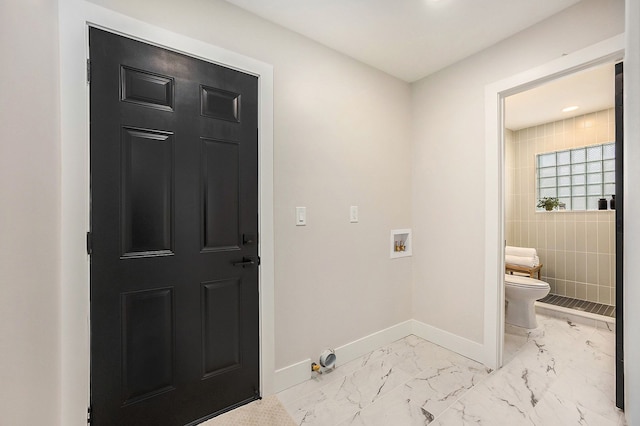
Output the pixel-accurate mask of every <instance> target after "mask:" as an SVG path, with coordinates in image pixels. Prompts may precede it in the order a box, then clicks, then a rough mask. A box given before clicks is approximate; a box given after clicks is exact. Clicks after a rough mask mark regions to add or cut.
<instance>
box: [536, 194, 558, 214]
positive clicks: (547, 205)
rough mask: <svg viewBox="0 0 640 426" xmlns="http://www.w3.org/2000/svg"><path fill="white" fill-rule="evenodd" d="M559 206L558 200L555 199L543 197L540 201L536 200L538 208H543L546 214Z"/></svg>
mask: <svg viewBox="0 0 640 426" xmlns="http://www.w3.org/2000/svg"><path fill="white" fill-rule="evenodd" d="M559 205H560V200H558V199H557V198H556V197H544V198H542V199H541V200H538V207H544V209H545V210H546V211H548V212H550V211H551V210H553V209H555V208H556V207H558V206H559Z"/></svg>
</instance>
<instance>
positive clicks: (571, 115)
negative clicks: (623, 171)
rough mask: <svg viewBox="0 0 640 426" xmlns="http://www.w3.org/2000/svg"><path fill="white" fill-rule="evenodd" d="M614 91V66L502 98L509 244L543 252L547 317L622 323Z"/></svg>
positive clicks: (539, 259) (540, 263) (539, 263)
mask: <svg viewBox="0 0 640 426" xmlns="http://www.w3.org/2000/svg"><path fill="white" fill-rule="evenodd" d="M614 86H615V69H614V64H613V63H608V64H603V65H599V66H596V67H593V68H590V69H587V70H584V71H581V72H578V73H574V74H571V75H569V76H566V77H563V78H560V79H557V80H554V81H552V82H549V83H546V84H544V85H542V86H538V87H536V88H533V89H530V90H527V91H523V92H520V93H517V94H515V95H512V96H509V97H508V98H506V99H505V130H504V136H505V138H504V140H505V147H504V148H505V149H504V152H505V160H504V161H505V230H504V231H505V240H506V245H507V246H516V247H529V248H533V249H535V250H536V253H537V256H538V257H537V258H536V260H535V261H534V262H535V263H536V265H535V266H536V267H539V268H540V269H538V275H539V276H540V278H541V280H542V281H544V282H547V283H548V284H549V287H550V291H549V294H548V295H547V296H546V297H544V298H543V299H540V300H539V302H537V303H536V305H537V307H538V309H539V310H543V311H544V312H547V313H550V314H554V313H558V312H561V313H563V314H565V315H567V314H568V315H574V316H581V317H586V318H591V319H596V318H599V317H605V318H600V319H601V320H605V321H606V319H607V318H615V283H616V275H615V270H616V267H615V265H616V245H615V233H616V231H615V196H616V188H615V182H616V173H615V169H616V167H615V165H616V160H615V154H616V150H615V139H616V132H615V130H616V116H615V108H614V107H615V105H614V100H615V87H614ZM544 200H548V201H549V202H550V203H551V205H550V206H549V207H550V210H549V211H548V212H547V211H546V210H545V208H544V207H543V206H542V205H541V203H543V202H544ZM548 204H549V203H548ZM556 204H557V205H556ZM510 261H511V262H522V263H526V262H527V261H528V260H527V259H526V258H520V257H517V256H516V257H510ZM511 262H507V263H511ZM520 266H526V265H520ZM515 273H516V274H517V273H518V272H515ZM587 314H593V315H587Z"/></svg>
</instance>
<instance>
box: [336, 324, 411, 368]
mask: <svg viewBox="0 0 640 426" xmlns="http://www.w3.org/2000/svg"><path fill="white" fill-rule="evenodd" d="M412 321H413V320H407V321H405V322H401V323H399V324H396V325H393V326H391V327H389V328H385V329H384V330H380V331H377V332H375V333H372V334H370V335H368V336H365V337H363V338H361V339H358V340H354V341H353V342H351V343H347V344H346V345H342V346H339V347H337V348H335V351H336V365H337V366H340V365H342V364H346V363H347V362H349V361H353V360H354V359H356V358H359V357H361V356H362V355H366V354H368V353H369V352H371V351H374V350H376V349H378V348H381V347H382V346H385V345H388V344H390V343H392V342H395V341H396V340H399V339H402V338H404V337H407V336H408V335H410V334H411V322H412Z"/></svg>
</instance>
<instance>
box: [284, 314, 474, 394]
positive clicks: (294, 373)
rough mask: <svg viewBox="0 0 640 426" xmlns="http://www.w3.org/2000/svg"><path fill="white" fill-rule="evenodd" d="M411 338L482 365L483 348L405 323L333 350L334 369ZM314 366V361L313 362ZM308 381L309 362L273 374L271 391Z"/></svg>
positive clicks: (423, 324)
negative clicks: (334, 355)
mask: <svg viewBox="0 0 640 426" xmlns="http://www.w3.org/2000/svg"><path fill="white" fill-rule="evenodd" d="M411 334H414V335H416V336H418V337H421V338H423V339H425V340H428V341H430V342H432V343H435V344H436V345H439V346H442V347H443V348H446V349H449V350H452V351H454V352H457V353H459V354H460V355H463V356H466V357H467V358H471V359H473V360H474V361H478V362H482V360H483V350H484V348H483V345H481V344H480V343H477V342H473V341H471V340H468V339H465V338H463V337H460V336H456V335H455V334H452V333H449V332H447V331H444V330H440V329H439V328H436V327H433V326H430V325H427V324H425V323H422V322H420V321H416V320H407V321H404V322H401V323H399V324H396V325H394V326H391V327H389V328H385V329H384V330H380V331H377V332H375V333H372V334H370V335H368V336H365V337H362V338H360V339H358V340H354V341H353V342H350V343H347V344H346V345H342V346H339V347H337V348H335V351H336V366H338V367H339V366H340V365H343V364H346V363H347V362H349V361H353V360H354V359H356V358H358V357H361V356H363V355H366V354H368V353H369V352H371V351H374V350H376V349H379V348H381V347H383V346H386V345H389V344H390V343H393V342H395V341H396V340H399V339H402V338H404V337H407V336H409V335H411ZM316 362H317V361H316ZM310 378H311V359H306V360H304V361H300V362H298V363H295V364H292V365H289V366H287V367H284V368H281V369H279V370H276V372H275V375H274V391H275V392H280V391H283V390H285V389H288V388H290V387H292V386H295V385H297V384H299V383H302V382H304V381H305V380H308V379H310Z"/></svg>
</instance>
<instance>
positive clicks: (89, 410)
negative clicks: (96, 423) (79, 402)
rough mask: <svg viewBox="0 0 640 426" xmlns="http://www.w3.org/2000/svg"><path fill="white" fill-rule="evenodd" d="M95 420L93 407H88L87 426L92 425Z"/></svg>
mask: <svg viewBox="0 0 640 426" xmlns="http://www.w3.org/2000/svg"><path fill="white" fill-rule="evenodd" d="M92 421H93V419H92V418H91V406H88V407H87V424H91V422H92Z"/></svg>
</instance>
